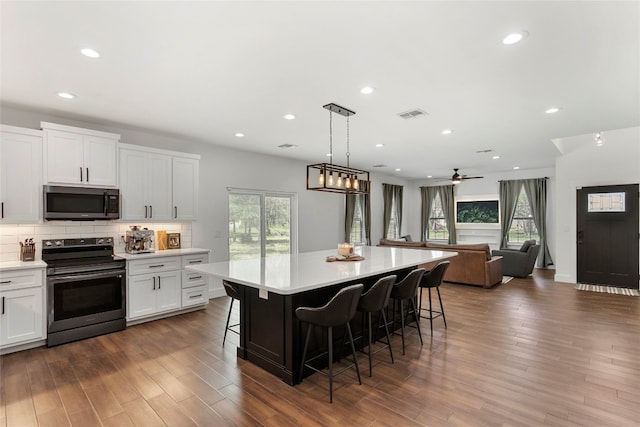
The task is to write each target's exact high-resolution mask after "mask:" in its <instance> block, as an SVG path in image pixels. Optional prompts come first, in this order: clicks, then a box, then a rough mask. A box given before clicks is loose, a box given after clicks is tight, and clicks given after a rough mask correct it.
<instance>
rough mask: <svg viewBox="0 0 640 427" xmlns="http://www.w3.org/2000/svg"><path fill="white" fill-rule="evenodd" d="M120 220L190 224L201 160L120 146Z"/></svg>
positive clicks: (181, 154)
mask: <svg viewBox="0 0 640 427" xmlns="http://www.w3.org/2000/svg"><path fill="white" fill-rule="evenodd" d="M119 158H120V163H119V166H120V196H121V200H122V214H121V219H123V220H127V221H142V220H157V221H160V220H162V221H165V220H176V221H180V220H182V221H193V220H195V219H196V216H197V213H198V194H199V188H198V183H199V163H200V156H198V155H193V154H185V153H178V152H174V151H167V150H159V149H155V148H149V147H142V146H138V145H130V144H120V155H119Z"/></svg>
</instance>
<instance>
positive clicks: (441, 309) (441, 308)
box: [436, 287, 447, 329]
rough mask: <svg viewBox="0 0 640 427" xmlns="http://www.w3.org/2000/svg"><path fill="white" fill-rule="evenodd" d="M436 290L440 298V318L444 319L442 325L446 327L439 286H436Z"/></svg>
mask: <svg viewBox="0 0 640 427" xmlns="http://www.w3.org/2000/svg"><path fill="white" fill-rule="evenodd" d="M436 291H438V300H440V311H441V312H442V320H444V327H445V329H446V328H447V318H446V317H444V306H443V305H442V297H441V296H440V288H439V287H437V288H436Z"/></svg>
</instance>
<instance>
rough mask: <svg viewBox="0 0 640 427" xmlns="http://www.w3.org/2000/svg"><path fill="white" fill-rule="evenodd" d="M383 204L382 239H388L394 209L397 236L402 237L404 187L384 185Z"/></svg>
mask: <svg viewBox="0 0 640 427" xmlns="http://www.w3.org/2000/svg"><path fill="white" fill-rule="evenodd" d="M394 201H395V203H394ZM382 203H383V204H384V210H383V213H382V219H383V224H382V237H383V238H386V237H387V233H388V232H389V224H390V222H391V214H392V212H391V211H392V209H393V208H394V207H395V212H394V213H395V217H396V235H397V236H400V230H402V185H393V184H382Z"/></svg>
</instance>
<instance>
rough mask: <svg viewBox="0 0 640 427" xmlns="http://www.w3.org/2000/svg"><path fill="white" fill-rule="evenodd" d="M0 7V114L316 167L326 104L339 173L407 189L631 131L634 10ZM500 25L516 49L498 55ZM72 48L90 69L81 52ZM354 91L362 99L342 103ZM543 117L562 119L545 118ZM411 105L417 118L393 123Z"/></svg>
mask: <svg viewBox="0 0 640 427" xmlns="http://www.w3.org/2000/svg"><path fill="white" fill-rule="evenodd" d="M0 8H1V9H0V12H1V14H2V16H1V24H2V29H1V32H2V33H1V36H2V40H1V43H2V44H1V51H0V53H1V83H2V86H1V100H2V102H3V103H5V104H6V105H10V106H20V107H25V108H29V109H32V110H37V111H43V112H49V113H54V114H58V115H63V116H65V117H69V118H76V119H80V120H90V121H93V122H99V123H105V124H109V125H119V126H124V127H135V128H142V129H150V130H154V131H158V132H162V133H169V134H171V135H175V136H179V137H181V138H184V139H188V140H197V141H204V142H208V143H211V144H217V145H225V146H230V147H235V148H238V149H242V150H250V151H256V152H260V153H267V154H273V155H278V156H286V157H292V158H297V159H303V160H305V161H307V162H312V163H320V162H325V161H327V157H326V156H325V154H326V153H327V152H328V150H329V117H328V115H329V113H328V111H327V110H325V109H323V108H322V106H323V105H324V104H327V103H330V102H334V103H337V104H339V105H342V106H344V107H347V108H349V109H352V110H354V111H356V113H357V114H356V115H355V116H353V117H352V118H351V121H350V129H351V165H352V166H355V167H360V168H364V169H369V170H371V169H372V166H373V165H376V164H384V165H387V167H386V168H382V169H377V170H381V171H383V172H384V173H388V174H391V175H398V176H401V177H405V178H408V179H416V178H425V177H427V176H428V175H434V176H449V175H451V174H452V170H451V169H452V168H454V167H458V168H460V169H461V173H465V174H468V175H477V174H482V173H484V172H486V173H488V172H499V171H507V170H511V168H512V167H513V166H516V165H517V166H520V168H521V169H530V168H541V167H551V166H553V164H554V159H555V157H556V156H557V155H558V154H557V151H556V149H555V147H554V145H553V144H552V143H551V139H552V138H559V137H567V136H573V135H581V134H587V133H591V132H593V133H595V132H598V131H604V136H605V139H606V131H607V130H610V129H619V128H625V127H631V126H638V125H640V66H639V57H640V32H639V31H640V30H639V28H640V26H639V21H640V3H638V2H636V1H633V2H631V1H630V2H612V1H603V2H593V1H585V2H572V1H544V2H541V1H530V2H502V1H495V2H483V1H477V2H455V1H447V2H444V1H443V2H434V1H429V2H426V1H425V2H391V1H389V2H368V1H354V2H345V1H341V2H326V1H322V2H306V1H298V2H268V1H261V2H242V1H235V2H213V1H208V2H184V1H180V2H56V1H49V2H12V1H2V3H1V6H0ZM516 30H526V31H528V32H529V37H528V38H526V39H525V40H524V41H522V42H521V43H519V44H516V45H511V46H507V45H503V44H502V42H501V40H502V38H503V37H504V36H506V35H507V34H508V33H510V32H512V31H516ZM84 47H92V48H94V49H96V50H97V51H99V52H100V53H101V55H102V56H101V58H99V59H90V58H87V57H84V56H82V55H81V54H80V52H79V50H80V49H81V48H84ZM365 85H370V86H373V87H375V88H376V91H375V92H374V93H373V94H371V95H367V96H365V95H362V94H360V88H361V87H363V86H365ZM58 91H69V92H72V93H74V94H76V95H77V98H76V99H74V100H65V99H62V98H59V97H58V96H57V95H56V93H57V92H58ZM550 106H560V107H562V110H561V111H560V112H559V113H557V114H555V115H548V114H545V113H544V111H545V110H546V109H547V108H548V107H550ZM413 109H422V110H424V111H426V112H427V113H428V116H426V117H421V118H415V119H410V120H405V119H402V118H400V117H398V115H397V114H398V113H401V112H405V111H408V110H413ZM285 113H293V114H295V115H296V116H297V118H296V119H295V120H284V119H283V118H282V116H283V115H284V114H285ZM333 123H334V133H333V136H334V162H336V163H342V164H344V163H345V155H344V153H345V152H346V143H345V139H346V138H345V134H346V120H345V119H344V118H343V117H342V116H338V115H334V121H333ZM445 128H451V129H453V131H454V132H453V133H452V134H451V135H448V136H445V135H442V134H441V131H442V130H443V129H445ZM237 132H242V133H244V134H245V135H246V136H245V137H244V138H237V137H235V136H234V135H235V133H237ZM125 142H131V143H135V141H125ZM377 143H382V144H385V146H384V147H383V148H375V144H377ZM281 144H295V145H297V146H298V147H297V148H295V149H289V150H285V149H282V148H278V147H277V146H278V145H281ZM479 150H493V152H492V153H481V154H479V153H476V152H477V151H479ZM493 155H500V156H501V158H500V159H499V160H492V159H491V157H492V156H493ZM395 168H400V169H401V171H400V172H396V171H395Z"/></svg>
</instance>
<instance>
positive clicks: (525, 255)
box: [491, 240, 540, 277]
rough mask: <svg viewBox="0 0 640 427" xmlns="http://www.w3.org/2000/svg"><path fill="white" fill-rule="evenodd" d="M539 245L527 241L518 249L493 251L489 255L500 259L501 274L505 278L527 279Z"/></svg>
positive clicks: (532, 241)
mask: <svg viewBox="0 0 640 427" xmlns="http://www.w3.org/2000/svg"><path fill="white" fill-rule="evenodd" d="M539 251H540V245H538V244H536V241H535V240H527V241H526V242H524V243H523V244H522V246H521V247H520V249H500V250H493V251H491V254H492V255H494V256H501V257H502V273H503V274H504V275H505V276H513V277H527V276H528V275H530V274H531V272H532V271H533V266H534V265H535V263H536V258H538V252H539Z"/></svg>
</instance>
